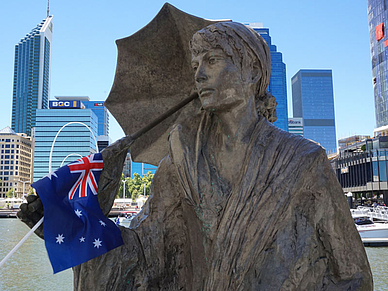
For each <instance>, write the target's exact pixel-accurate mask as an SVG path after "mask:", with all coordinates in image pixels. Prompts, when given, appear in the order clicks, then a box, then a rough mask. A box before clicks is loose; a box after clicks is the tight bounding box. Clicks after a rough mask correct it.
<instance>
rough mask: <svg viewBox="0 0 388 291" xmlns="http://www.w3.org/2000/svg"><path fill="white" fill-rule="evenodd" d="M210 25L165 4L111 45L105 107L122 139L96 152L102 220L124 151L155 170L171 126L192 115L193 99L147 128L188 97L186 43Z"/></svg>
mask: <svg viewBox="0 0 388 291" xmlns="http://www.w3.org/2000/svg"><path fill="white" fill-rule="evenodd" d="M214 22H215V21H210V20H205V19H202V18H198V17H195V16H192V15H190V14H187V13H184V12H182V11H180V10H178V9H177V8H175V7H173V6H172V5H170V4H168V3H166V4H165V5H164V6H163V7H162V9H161V10H160V11H159V13H158V15H157V16H156V17H155V18H154V19H153V20H152V21H151V22H150V23H149V24H148V25H146V26H145V27H144V28H142V29H141V30H139V31H138V32H136V33H135V34H133V35H131V36H129V37H127V38H123V39H120V40H117V41H116V43H117V47H118V60H117V68H116V75H115V79H114V83H113V86H112V89H111V92H110V94H109V96H108V98H107V100H106V102H105V105H106V107H107V108H108V109H109V110H110V112H111V113H112V114H113V116H114V117H115V118H116V120H117V121H118V122H119V124H120V125H121V127H122V128H123V130H124V132H125V134H126V135H127V136H126V137H125V138H123V139H121V140H119V141H117V142H116V143H114V144H113V145H111V146H109V147H107V148H106V149H105V150H104V151H103V152H102V154H103V158H104V170H103V172H102V175H101V178H100V182H99V202H100V205H101V208H102V210H103V212H104V214H107V213H108V212H109V211H110V209H111V207H112V205H113V201H114V197H115V196H116V193H117V191H118V188H119V186H120V181H121V173H122V169H123V163H124V159H125V156H126V153H127V151H128V149H129V146H131V147H130V148H131V150H130V152H131V156H132V160H133V161H136V162H144V163H149V164H153V165H158V164H159V161H160V160H161V159H162V158H163V157H164V156H166V154H167V152H168V142H167V136H168V133H169V132H170V131H171V129H172V126H173V125H174V124H175V123H179V122H180V121H182V120H184V119H186V118H189V117H190V116H192V115H194V114H195V113H197V112H198V110H199V108H200V102H199V100H198V99H195V100H194V101H193V102H190V103H189V104H188V105H186V106H184V107H183V108H182V109H180V110H178V111H176V112H175V113H173V114H171V111H170V112H169V113H168V114H167V116H169V117H167V118H166V119H164V121H162V122H160V120H158V121H156V122H154V125H155V124H157V125H156V126H154V127H153V128H152V129H150V127H151V126H149V124H150V123H151V121H153V120H154V119H155V118H156V117H158V116H160V115H163V113H165V112H166V111H168V110H169V109H171V108H173V107H175V108H176V107H177V104H179V103H181V104H182V100H187V97H189V96H190V94H191V93H192V91H193V88H194V74H193V72H192V68H191V54H190V51H189V48H188V45H189V41H190V39H191V37H192V36H193V34H194V33H195V32H196V31H198V30H200V29H202V28H204V27H206V26H208V25H209V24H211V23H214ZM191 96H192V97H194V95H193V94H191ZM191 99H193V98H191ZM186 102H187V101H186ZM165 116H166V115H165ZM147 125H148V126H147ZM139 133H141V134H139Z"/></svg>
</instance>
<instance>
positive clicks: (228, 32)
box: [190, 22, 276, 122]
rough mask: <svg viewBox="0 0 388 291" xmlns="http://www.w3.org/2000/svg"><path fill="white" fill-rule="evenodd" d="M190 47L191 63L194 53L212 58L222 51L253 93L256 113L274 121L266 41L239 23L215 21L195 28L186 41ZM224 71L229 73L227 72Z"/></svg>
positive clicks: (274, 107) (274, 109) (274, 114)
mask: <svg viewBox="0 0 388 291" xmlns="http://www.w3.org/2000/svg"><path fill="white" fill-rule="evenodd" d="M190 51H191V53H192V55H193V60H194V63H195V62H196V60H195V58H196V56H199V55H201V54H202V55H205V54H206V53H207V52H211V54H215V61H217V58H218V57H220V58H222V55H225V56H227V58H228V59H229V60H230V61H231V62H232V63H233V65H234V67H235V70H237V71H238V74H239V76H240V79H241V82H242V83H244V84H245V85H246V86H248V87H249V88H250V89H249V91H250V93H249V95H252V94H253V95H254V99H255V103H256V108H257V111H258V114H260V115H262V116H264V117H266V118H267V119H268V120H269V121H270V122H274V121H276V99H275V98H274V97H273V96H272V95H271V94H270V93H269V92H268V91H267V88H268V85H269V81H270V73H271V56H270V51H269V48H268V45H267V43H266V42H265V41H264V39H263V38H262V37H261V36H260V35H259V34H257V33H256V32H255V31H254V30H252V29H251V28H248V27H247V26H245V25H243V24H241V23H237V22H219V23H216V24H212V25H209V26H207V27H205V28H203V29H201V30H200V31H198V32H196V33H195V34H194V35H193V37H192V39H191V41H190ZM210 61H212V60H210ZM194 69H196V65H194ZM198 74H199V75H200V72H197V73H196V82H197V83H198V82H199V81H201V80H200V79H199V78H202V77H201V76H199V78H198V76H197V75H198ZM228 74H229V75H233V73H231V72H228ZM237 83H239V82H238V80H236V78H235V80H234V84H235V85H236V86H237V87H238V85H241V84H237ZM226 91H227V90H226ZM237 91H238V88H237ZM240 91H241V90H240ZM236 93H237V94H241V92H236ZM224 95H225V94H224ZM226 95H227V94H226ZM200 97H201V94H200ZM242 97H249V96H242Z"/></svg>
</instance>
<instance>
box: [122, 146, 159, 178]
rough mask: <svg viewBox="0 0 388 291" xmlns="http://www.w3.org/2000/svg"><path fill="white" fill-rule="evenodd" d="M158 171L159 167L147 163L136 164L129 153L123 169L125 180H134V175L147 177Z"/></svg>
mask: <svg viewBox="0 0 388 291" xmlns="http://www.w3.org/2000/svg"><path fill="white" fill-rule="evenodd" d="M157 169H158V167H157V166H153V165H150V164H146V163H135V162H133V161H132V159H131V155H130V153H129V152H128V154H127V156H126V157H125V161H124V168H123V175H124V177H125V178H128V177H130V178H134V177H135V176H134V174H135V173H137V174H139V175H140V176H142V177H143V176H145V175H147V174H148V172H151V174H155V172H156V170H157Z"/></svg>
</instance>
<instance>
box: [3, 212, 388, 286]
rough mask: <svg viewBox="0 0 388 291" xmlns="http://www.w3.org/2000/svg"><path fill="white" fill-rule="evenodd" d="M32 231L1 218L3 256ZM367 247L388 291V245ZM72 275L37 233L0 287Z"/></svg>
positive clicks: (56, 282)
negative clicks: (52, 258)
mask: <svg viewBox="0 0 388 291" xmlns="http://www.w3.org/2000/svg"><path fill="white" fill-rule="evenodd" d="M28 230H29V229H28V227H27V226H26V225H24V224H23V223H22V222H21V221H19V220H18V219H13V218H4V219H0V246H1V248H0V257H1V258H4V257H5V256H6V255H7V253H8V252H9V251H10V250H11V249H12V248H13V247H14V246H15V245H16V244H17V243H18V241H19V240H20V239H21V238H22V237H23V236H24V235H25V234H26V233H27V232H28ZM365 250H366V253H367V255H368V259H369V263H370V265H371V269H372V273H373V278H374V290H375V291H383V290H387V286H388V247H366V248H365ZM355 255H356V254H355ZM72 276H73V275H72V271H71V270H70V269H69V270H66V271H63V272H60V273H58V274H55V275H53V272H52V269H51V265H50V262H49V259H48V257H47V253H46V249H45V246H44V242H43V240H41V239H40V238H38V237H37V236H35V235H33V236H31V237H30V238H29V239H28V240H27V241H26V242H25V244H24V245H23V246H22V247H21V248H20V249H19V250H18V251H17V252H16V253H15V254H14V256H13V257H12V258H11V259H10V260H9V261H8V262H7V263H6V264H5V265H4V266H3V268H2V269H0V277H1V278H2V280H0V290H2V291H13V290H15V291H16V290H17V291H24V290H25V291H27V290H28V291H30V290H39V291H51V290H56V291H57V290H58V291H65V290H66V291H67V290H72V289H73V278H72Z"/></svg>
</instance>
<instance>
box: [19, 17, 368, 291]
mask: <svg viewBox="0 0 388 291" xmlns="http://www.w3.org/2000/svg"><path fill="white" fill-rule="evenodd" d="M190 51H191V52H192V62H191V64H192V69H193V77H194V79H195V87H196V91H197V93H198V95H199V99H200V102H201V109H200V110H199V112H198V113H197V114H195V116H193V117H191V118H189V119H187V120H184V121H182V122H179V123H178V124H176V125H175V126H174V128H173V130H172V131H171V133H170V135H169V153H168V155H166V156H165V157H164V158H163V159H162V160H161V162H160V164H159V168H158V170H157V172H156V174H155V177H154V180H153V184H152V195H151V196H150V198H149V199H148V202H147V204H146V205H145V207H144V208H143V209H142V211H141V212H140V214H139V215H138V216H137V217H136V218H135V219H134V220H133V221H132V224H131V228H130V229H127V228H122V227H121V228H120V229H121V231H122V237H123V239H124V242H125V245H124V246H122V247H119V248H117V249H114V250H112V251H110V252H109V253H107V254H105V255H103V256H100V257H98V258H95V259H93V260H90V261H88V262H86V263H84V264H81V265H79V266H77V267H75V268H74V288H75V290H93V289H94V290H372V289H373V286H372V274H371V271H370V267H369V264H368V261H367V257H366V254H365V250H364V247H363V245H362V242H361V240H360V237H359V234H358V232H357V230H356V228H355V226H354V223H353V221H352V219H351V216H350V212H349V209H348V206H347V204H346V200H345V199H344V197H343V193H342V189H341V187H340V185H339V183H338V181H337V179H336V177H335V175H334V173H333V171H332V169H331V166H330V164H329V162H328V160H327V157H326V153H325V150H324V149H322V148H321V147H320V146H319V145H317V144H315V143H313V142H311V141H308V140H306V139H303V138H301V137H299V136H295V135H292V134H289V133H287V132H284V131H282V130H280V129H278V128H277V127H275V126H273V125H272V124H271V121H274V120H275V119H276V101H275V99H274V97H273V96H271V95H270V94H269V93H268V92H267V87H268V84H269V76H270V52H269V49H268V46H267V44H266V43H265V41H264V40H263V39H262V38H261V37H260V36H259V35H258V34H257V33H255V32H254V31H253V30H251V29H249V28H247V27H246V26H244V25H242V24H239V23H235V22H220V23H216V24H212V25H210V26H207V27H206V28H204V29H201V30H200V31H198V32H197V33H195V34H194V36H193V37H192V39H191V41H190ZM112 149H113V151H116V152H124V153H125V149H127V145H126V144H123V142H119V143H117V144H115V145H113V146H112V148H111V149H110V150H112ZM110 154H111V153H110V151H109V150H108V151H106V152H105V153H104V152H103V156H104V155H105V156H104V161H105V158H106V157H108V156H109V155H110ZM120 162H121V161H120ZM116 171H117V172H119V171H118V170H116ZM104 175H105V176H106V178H105V180H104V179H103V178H101V179H102V180H103V182H101V181H100V184H99V190H100V189H101V191H105V192H106V193H108V192H109V191H108V190H107V189H109V181H108V182H107V180H108V179H109V175H110V173H109V172H108V170H107V169H104V173H103V174H102V176H103V177H104ZM104 183H105V184H104ZM107 191H108V192H107ZM114 195H115V193H110V194H109V198H106V199H108V200H109V199H110V200H109V201H111V199H112V197H114ZM30 200H32V198H30ZM37 201H38V200H36V201H35V202H32V203H30V206H26V205H25V206H23V209H22V211H21V213H20V215H21V216H22V218H23V219H24V220H26V221H29V218H28V217H29V211H28V208H30V209H29V210H35V209H34V208H36V207H34V206H33V205H34V204H38V202H37ZM100 205H101V207H102V208H103V210H104V211H105V213H106V206H104V205H103V204H101V200H100ZM110 206H111V204H110ZM104 207H105V208H104ZM37 208H38V209H39V207H37ZM37 217H40V216H39V215H37Z"/></svg>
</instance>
